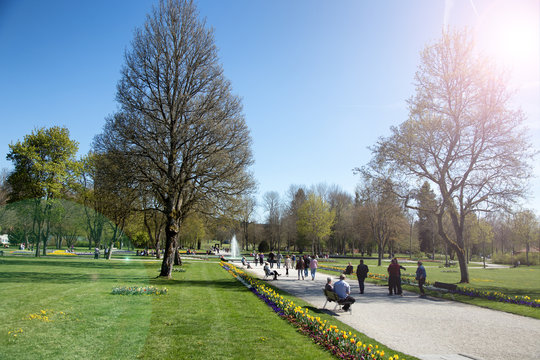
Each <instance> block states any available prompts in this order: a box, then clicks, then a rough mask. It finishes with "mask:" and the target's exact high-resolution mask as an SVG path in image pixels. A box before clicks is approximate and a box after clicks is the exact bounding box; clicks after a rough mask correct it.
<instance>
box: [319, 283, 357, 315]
mask: <svg viewBox="0 0 540 360" xmlns="http://www.w3.org/2000/svg"><path fill="white" fill-rule="evenodd" d="M323 293H324V296H326V301H325V302H324V305H323V309H324V308H326V304H327V303H329V302H335V303H336V306H334V310H333V311H335V310H336V308H337V307H338V306H339V307H340V309H341V308H342V307H343V305H345V304H347V301H345V300H344V299H340V298H339V296H338V294H336V293H335V292H333V291H329V290H326V289H323ZM348 311H349V312H350V313H351V314H352V306H351V307H349V310H348Z"/></svg>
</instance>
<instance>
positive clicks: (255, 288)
mask: <svg viewBox="0 0 540 360" xmlns="http://www.w3.org/2000/svg"><path fill="white" fill-rule="evenodd" d="M220 265H221V266H222V267H223V268H224V269H225V270H227V271H228V272H229V273H230V274H231V275H233V276H234V277H235V278H237V279H238V280H241V281H242V282H243V283H244V284H245V285H246V286H248V287H249V288H250V290H251V291H252V292H253V293H254V294H255V295H256V296H258V297H259V298H260V299H261V300H263V301H264V302H265V303H266V304H267V305H268V306H270V307H271V308H272V309H273V310H274V311H275V312H276V313H277V314H278V315H280V316H282V317H283V318H285V319H287V320H288V321H289V322H290V323H291V324H293V325H294V326H296V327H297V328H298V330H299V331H300V332H301V333H303V334H305V335H307V336H309V337H311V338H312V339H313V340H314V341H315V342H316V343H317V344H319V345H321V346H323V347H325V348H326V349H328V350H329V351H330V352H332V353H333V354H334V355H335V356H337V357H339V358H340V359H362V360H363V359H374V360H384V359H385V357H384V356H385V353H384V351H380V350H379V347H378V345H375V346H373V345H371V344H363V343H362V341H360V340H359V339H358V338H357V335H356V334H353V333H351V332H350V331H349V332H346V331H343V330H339V329H338V328H337V327H336V326H334V325H330V324H328V323H327V321H326V320H324V321H323V320H321V318H320V317H318V316H317V317H316V316H312V315H311V314H310V313H309V310H308V309H307V308H302V307H301V306H297V305H296V304H295V303H294V302H293V301H291V300H287V299H284V298H283V296H281V295H280V294H279V293H277V292H276V291H275V290H274V289H271V288H269V287H267V286H266V285H264V283H262V282H261V281H260V280H258V279H255V278H253V277H251V276H249V275H247V274H246V273H245V272H244V271H242V270H241V269H239V268H237V267H235V266H234V265H232V264H230V263H224V262H221V263H220ZM398 359H399V357H398V355H394V356H390V357H389V358H388V359H387V360H398Z"/></svg>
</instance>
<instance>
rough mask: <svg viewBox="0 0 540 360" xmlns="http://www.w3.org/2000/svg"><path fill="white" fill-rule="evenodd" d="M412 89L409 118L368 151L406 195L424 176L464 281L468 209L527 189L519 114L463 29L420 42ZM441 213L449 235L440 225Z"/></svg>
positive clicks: (493, 204) (499, 202) (490, 205)
mask: <svg viewBox="0 0 540 360" xmlns="http://www.w3.org/2000/svg"><path fill="white" fill-rule="evenodd" d="M415 86H416V91H415V95H414V96H413V97H411V99H410V100H409V109H410V112H409V119H408V120H407V121H405V122H403V123H402V124H401V125H399V126H398V127H393V128H392V129H391V135H390V136H389V137H386V138H381V139H380V140H379V141H378V142H377V144H376V145H375V146H374V147H373V148H372V151H373V153H374V159H373V161H372V165H374V164H376V165H375V166H372V169H374V172H376V171H377V169H378V168H380V167H381V166H383V167H384V168H385V169H386V170H387V171H389V172H390V173H391V174H392V177H393V179H394V181H395V182H396V183H399V184H400V185H401V186H402V187H401V190H400V195H401V196H403V198H405V199H407V198H412V196H411V194H412V191H411V187H415V188H418V187H419V186H418V185H419V183H421V182H423V181H428V182H429V183H431V184H432V185H433V186H434V188H435V189H436V191H437V193H438V194H437V195H438V196H439V202H438V204H437V208H436V209H435V211H434V213H435V214H436V216H437V219H438V232H439V235H440V236H441V237H442V238H443V239H444V240H445V241H446V242H447V243H448V244H449V246H451V247H452V248H453V249H454V250H455V251H456V254H457V256H458V259H459V263H460V269H461V282H468V281H469V275H468V270H467V266H466V261H465V260H466V259H465V246H464V239H463V231H464V227H465V219H466V216H467V214H469V213H471V212H473V211H478V210H491V209H496V208H509V207H511V206H512V205H513V204H514V203H515V202H516V200H517V199H518V198H520V197H522V196H523V195H524V194H525V192H526V186H527V180H528V179H529V177H530V176H531V168H530V159H531V157H532V155H533V151H532V148H531V144H530V141H529V139H528V137H527V135H526V130H525V129H524V127H523V120H524V115H523V113H522V112H521V111H520V110H514V109H512V107H511V94H512V92H511V91H509V89H508V86H507V80H506V78H505V76H504V74H503V73H502V72H500V71H498V70H497V69H496V67H495V66H494V65H493V64H491V63H490V62H489V61H488V60H487V59H485V58H484V57H482V56H480V55H478V54H477V52H476V51H475V47H474V41H473V38H472V36H471V35H470V33H468V32H467V31H452V30H445V31H443V34H442V37H441V39H439V40H438V41H437V42H435V43H434V44H431V45H428V46H426V48H425V49H424V51H423V52H422V54H421V60H420V66H419V68H418V71H417V73H416V76H415ZM381 164H382V165H381ZM407 205H408V206H410V207H416V208H417V206H415V205H414V204H412V203H411V202H408V203H407ZM446 214H448V216H449V217H450V220H451V223H452V232H453V234H451V233H449V232H448V231H447V230H445V229H444V217H445V215H446Z"/></svg>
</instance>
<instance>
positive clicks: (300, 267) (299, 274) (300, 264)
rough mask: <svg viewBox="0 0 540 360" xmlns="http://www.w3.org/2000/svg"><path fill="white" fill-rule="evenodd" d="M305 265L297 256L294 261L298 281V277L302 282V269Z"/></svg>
mask: <svg viewBox="0 0 540 360" xmlns="http://www.w3.org/2000/svg"><path fill="white" fill-rule="evenodd" d="M305 266H306V264H305V263H304V259H303V258H302V257H301V256H299V257H298V260H297V261H296V270H298V280H300V276H302V280H304V267H305Z"/></svg>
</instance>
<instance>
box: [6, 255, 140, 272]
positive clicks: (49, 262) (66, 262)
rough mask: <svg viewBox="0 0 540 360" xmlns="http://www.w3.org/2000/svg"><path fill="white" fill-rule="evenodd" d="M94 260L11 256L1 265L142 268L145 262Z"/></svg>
mask: <svg viewBox="0 0 540 360" xmlns="http://www.w3.org/2000/svg"><path fill="white" fill-rule="evenodd" d="M119 261H122V260H111V261H108V260H105V259H100V260H94V259H78V260H71V259H62V260H59V259H47V258H46V257H45V258H28V259H21V258H16V259H13V258H9V259H1V260H0V264H1V265H21V266H26V267H29V266H56V267H73V268H89V269H140V268H142V267H144V263H142V262H138V261H129V260H123V262H119Z"/></svg>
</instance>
